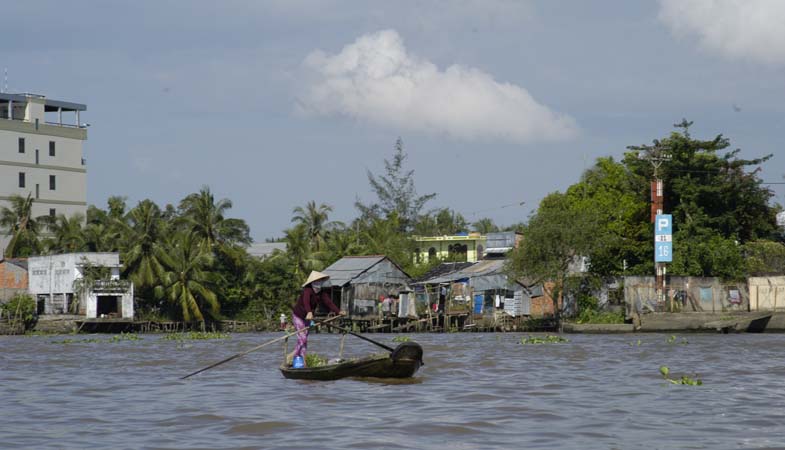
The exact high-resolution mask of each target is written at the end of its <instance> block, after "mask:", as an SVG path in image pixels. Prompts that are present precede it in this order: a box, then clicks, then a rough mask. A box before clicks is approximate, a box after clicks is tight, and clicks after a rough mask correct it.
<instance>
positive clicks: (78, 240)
mask: <svg viewBox="0 0 785 450" xmlns="http://www.w3.org/2000/svg"><path fill="white" fill-rule="evenodd" d="M84 217H85V216H84V215H83V214H81V213H76V214H74V215H72V216H71V217H67V216H66V215H65V214H60V215H58V216H57V217H54V218H51V219H50V220H49V221H48V223H47V229H48V230H49V233H50V236H49V237H48V238H47V239H45V241H44V245H45V246H46V249H47V251H48V252H49V253H75V252H79V251H82V250H85V249H86V245H85V235H84V232H83V229H82V224H83V223H84V220H85V219H84Z"/></svg>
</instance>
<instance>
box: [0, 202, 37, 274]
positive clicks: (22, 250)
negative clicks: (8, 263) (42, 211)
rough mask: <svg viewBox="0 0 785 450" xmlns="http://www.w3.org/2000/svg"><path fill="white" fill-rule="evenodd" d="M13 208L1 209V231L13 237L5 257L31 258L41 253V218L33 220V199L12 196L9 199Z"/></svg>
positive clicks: (6, 249)
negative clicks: (39, 238)
mask: <svg viewBox="0 0 785 450" xmlns="http://www.w3.org/2000/svg"><path fill="white" fill-rule="evenodd" d="M8 201H9V202H10V203H11V207H10V208H8V207H3V208H2V209H0V229H4V230H6V231H7V232H8V234H10V235H11V240H10V241H9V242H8V246H7V247H6V248H5V257H7V258H15V257H20V256H30V255H33V254H36V253H38V252H39V251H40V248H41V245H40V242H39V240H38V237H39V232H40V229H41V220H40V219H41V218H40V217H38V218H33V198H32V196H31V195H30V194H28V195H27V198H24V197H22V196H19V195H12V196H11V198H9V199H8Z"/></svg>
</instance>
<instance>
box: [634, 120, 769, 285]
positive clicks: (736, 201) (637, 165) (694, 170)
mask: <svg viewBox="0 0 785 450" xmlns="http://www.w3.org/2000/svg"><path fill="white" fill-rule="evenodd" d="M691 125H692V122H688V121H687V120H683V121H682V122H681V123H678V124H676V125H675V127H676V128H679V129H681V132H674V133H671V135H670V136H668V137H667V138H665V139H662V140H655V141H654V142H653V145H651V146H648V145H643V146H631V147H628V148H629V149H630V150H632V151H631V152H628V153H627V154H626V155H625V159H624V162H625V165H626V166H627V167H628V168H629V170H630V171H631V172H632V173H633V174H634V176H635V177H636V178H637V180H638V184H639V186H640V188H639V189H640V191H641V192H646V191H647V190H648V183H649V181H648V180H649V179H651V178H652V176H653V173H652V172H653V168H652V165H651V164H650V163H649V162H648V161H646V160H645V159H641V156H646V155H647V154H650V153H652V152H654V151H659V152H662V153H664V154H667V155H669V156H670V160H669V161H667V162H666V163H665V164H663V165H662V166H661V167H660V169H659V173H658V175H659V176H660V177H661V178H662V179H663V181H664V187H665V191H664V197H665V205H664V209H665V212H667V213H670V214H672V215H673V226H674V262H673V266H672V268H671V269H672V271H673V272H672V273H678V274H682V275H697V276H700V275H713V276H722V277H730V278H739V277H742V276H743V272H741V271H740V269H741V268H742V267H743V265H742V264H740V257H741V248H742V246H743V245H744V244H745V243H746V242H749V241H755V240H760V239H769V238H773V237H774V235H775V234H776V209H775V208H772V207H771V206H770V205H769V201H770V199H771V198H772V195H773V193H772V192H771V190H770V189H767V188H764V187H763V186H762V185H761V180H760V178H759V176H758V173H759V167H760V165H761V164H763V163H764V162H766V161H768V160H769V159H770V158H771V156H772V155H767V156H763V157H760V158H755V159H742V158H740V157H739V153H740V150H739V149H736V150H733V151H728V152H725V150H726V149H727V148H728V147H729V146H730V141H729V140H728V139H727V138H725V137H723V136H722V135H717V136H716V137H715V138H713V139H711V140H699V139H694V138H693V137H692V136H691V135H690V130H689V129H690V126H691ZM723 152H724V153H723Z"/></svg>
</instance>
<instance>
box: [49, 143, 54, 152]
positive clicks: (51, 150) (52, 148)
mask: <svg viewBox="0 0 785 450" xmlns="http://www.w3.org/2000/svg"><path fill="white" fill-rule="evenodd" d="M54 155H55V141H49V156H54Z"/></svg>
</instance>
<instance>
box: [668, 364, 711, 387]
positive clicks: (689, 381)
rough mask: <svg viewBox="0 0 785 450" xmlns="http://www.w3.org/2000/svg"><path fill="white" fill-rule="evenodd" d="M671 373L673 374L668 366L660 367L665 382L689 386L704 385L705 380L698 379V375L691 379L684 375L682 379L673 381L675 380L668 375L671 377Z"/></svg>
mask: <svg viewBox="0 0 785 450" xmlns="http://www.w3.org/2000/svg"><path fill="white" fill-rule="evenodd" d="M670 372H671V370H670V369H669V368H668V366H660V374H662V378H664V379H665V380H667V381H668V382H669V383H671V384H686V385H688V386H702V385H703V380H701V379H700V378H698V375H693V376H691V377H689V376H687V375H682V377H681V378H676V379H673V378H670V377H669V376H668V375H670Z"/></svg>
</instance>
